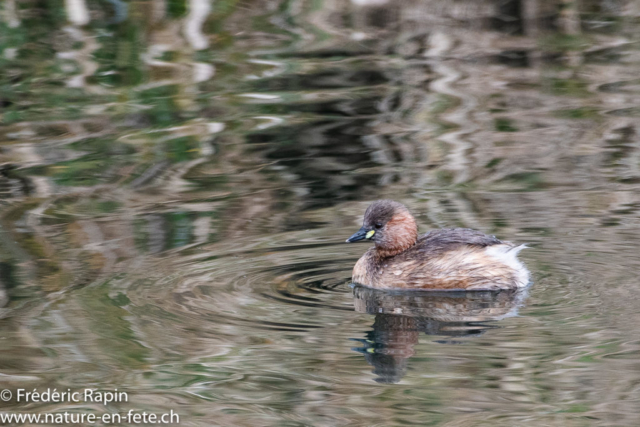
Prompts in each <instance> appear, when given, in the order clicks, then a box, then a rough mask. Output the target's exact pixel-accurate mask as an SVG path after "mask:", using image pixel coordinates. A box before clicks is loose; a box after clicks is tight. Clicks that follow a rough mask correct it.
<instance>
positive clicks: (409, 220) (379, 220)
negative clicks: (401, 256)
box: [347, 200, 418, 256]
mask: <svg viewBox="0 0 640 427" xmlns="http://www.w3.org/2000/svg"><path fill="white" fill-rule="evenodd" d="M417 239H418V226H417V225H416V221H415V219H414V218H413V215H411V213H410V212H409V209H407V207H406V206H405V205H403V204H402V203H398V202H394V201H393V200H378V201H376V202H373V203H372V204H371V206H369V207H368V208H367V211H366V212H365V213H364V222H363V224H362V228H361V229H360V230H359V231H358V232H357V233H355V234H354V235H353V236H351V237H349V238H348V239H347V242H357V241H359V240H372V241H374V242H375V244H376V248H377V249H378V250H379V251H381V252H383V253H384V254H385V255H389V256H390V255H395V254H398V253H400V252H402V251H404V250H407V249H408V248H410V247H411V246H413V245H414V244H415V243H416V240H417Z"/></svg>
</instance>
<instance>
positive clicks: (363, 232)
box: [347, 227, 376, 243]
mask: <svg viewBox="0 0 640 427" xmlns="http://www.w3.org/2000/svg"><path fill="white" fill-rule="evenodd" d="M375 233H376V232H375V231H373V230H367V229H366V228H364V227H362V228H361V229H360V230H358V231H357V232H356V233H355V234H354V235H353V236H351V237H349V238H348V239H347V243H353V242H357V241H359V240H365V239H371V238H372V237H373V235H374V234H375Z"/></svg>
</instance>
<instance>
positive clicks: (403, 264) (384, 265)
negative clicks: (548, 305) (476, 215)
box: [347, 200, 529, 290]
mask: <svg viewBox="0 0 640 427" xmlns="http://www.w3.org/2000/svg"><path fill="white" fill-rule="evenodd" d="M358 240H372V241H374V242H375V246H374V247H373V248H371V249H369V250H368V251H367V252H366V253H365V254H364V255H363V256H362V257H361V258H360V259H359V260H358V262H357V263H356V265H355V267H354V268H353V275H352V279H353V281H354V282H355V283H358V284H361V285H365V286H370V287H372V288H378V289H450V290H453V289H464V290H494V289H518V288H523V287H525V286H527V284H528V283H529V272H528V271H527V269H526V268H525V267H524V265H522V263H521V262H520V261H519V260H518V259H517V254H518V252H519V251H520V250H521V249H523V248H524V247H525V246H524V245H521V246H516V245H514V244H512V243H510V242H503V241H500V240H498V239H497V238H496V237H495V236H488V235H486V234H484V233H481V232H479V231H475V230H470V229H467V228H454V229H442V230H434V231H431V232H429V233H427V234H424V235H422V236H419V235H418V226H417V224H416V221H415V219H414V218H413V216H412V215H411V213H410V212H409V210H408V209H407V208H406V207H405V206H404V205H403V204H401V203H398V202H395V201H393V200H378V201H377V202H374V203H373V204H371V206H369V208H368V209H367V211H366V212H365V215H364V222H363V226H362V228H361V229H360V230H359V231H358V232H357V233H355V234H354V235H353V236H351V237H350V238H349V239H347V242H355V241H358Z"/></svg>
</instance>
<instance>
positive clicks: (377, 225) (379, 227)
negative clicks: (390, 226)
mask: <svg viewBox="0 0 640 427" xmlns="http://www.w3.org/2000/svg"><path fill="white" fill-rule="evenodd" d="M374 227H375V228H376V230H380V229H381V228H382V224H380V223H379V222H376V223H375V225H374Z"/></svg>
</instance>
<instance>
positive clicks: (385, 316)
mask: <svg viewBox="0 0 640 427" xmlns="http://www.w3.org/2000/svg"><path fill="white" fill-rule="evenodd" d="M353 293H354V305H355V309H356V311H358V312H361V313H368V314H374V315H375V316H376V317H375V321H374V322H373V330H372V331H370V332H368V333H367V337H366V339H355V341H359V342H361V343H362V344H363V345H364V346H363V347H356V348H354V349H353V350H355V351H357V352H360V353H362V354H364V356H365V359H366V360H367V363H369V364H370V365H371V366H373V373H374V374H376V375H377V378H376V379H375V380H376V381H377V382H379V383H397V382H399V381H400V380H401V379H402V378H403V377H404V375H405V374H406V371H407V361H408V360H409V358H410V357H411V356H413V355H414V354H415V350H414V347H415V345H416V344H417V343H418V337H419V335H420V333H422V332H424V333H425V334H427V335H440V336H443V337H446V338H445V339H443V340H438V341H437V342H440V343H459V342H461V341H456V338H464V337H473V336H479V335H482V334H483V333H484V332H486V331H487V330H489V329H493V328H496V327H497V326H496V325H494V324H490V323H486V322H490V321H495V320H500V319H503V318H505V317H511V316H515V315H516V314H517V311H518V308H519V307H520V305H521V304H522V302H523V301H524V299H525V298H526V294H527V292H526V291H469V292H462V291H461V292H447V291H444V292H438V291H394V292H390V291H381V290H377V289H371V288H365V287H362V286H356V287H354V290H353Z"/></svg>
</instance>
